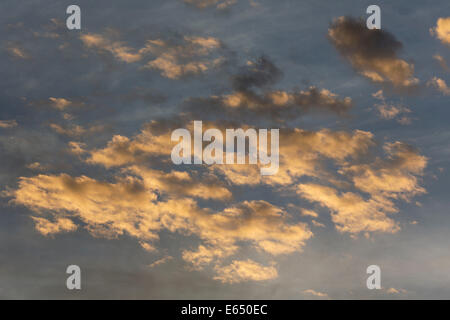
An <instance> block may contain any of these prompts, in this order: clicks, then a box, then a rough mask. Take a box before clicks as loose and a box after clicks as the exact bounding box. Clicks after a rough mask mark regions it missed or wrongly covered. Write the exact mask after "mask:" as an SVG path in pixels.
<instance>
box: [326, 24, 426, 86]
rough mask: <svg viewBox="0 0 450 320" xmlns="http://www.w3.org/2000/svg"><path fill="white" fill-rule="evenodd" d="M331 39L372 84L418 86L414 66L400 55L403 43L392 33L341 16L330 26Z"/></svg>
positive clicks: (329, 34)
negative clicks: (371, 28)
mask: <svg viewBox="0 0 450 320" xmlns="http://www.w3.org/2000/svg"><path fill="white" fill-rule="evenodd" d="M328 36H329V38H330V40H331V42H332V43H333V45H334V46H335V47H336V49H337V50H338V51H339V53H340V54H341V55H342V56H343V57H345V58H346V59H347V60H348V61H349V62H350V63H351V64H352V66H353V67H354V68H355V69H356V70H357V71H358V72H359V73H360V74H362V75H363V76H365V77H367V78H369V79H370V80H372V81H373V82H376V83H383V84H390V85H393V86H394V87H397V88H411V87H414V86H416V85H417V84H418V82H419V80H418V79H417V78H415V77H414V65H413V64H411V63H408V62H406V61H405V60H402V59H400V58H399V57H398V56H397V55H398V51H399V50H400V49H401V48H402V44H401V43H400V42H399V41H398V40H397V39H396V38H395V37H394V36H393V35H392V34H390V33H389V32H387V31H385V30H380V29H375V30H369V29H368V28H367V27H366V25H365V22H364V21H363V20H356V19H354V18H351V17H340V18H337V19H335V20H334V21H333V23H332V24H331V26H330V28H329V30H328Z"/></svg>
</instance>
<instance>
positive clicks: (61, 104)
mask: <svg viewBox="0 0 450 320" xmlns="http://www.w3.org/2000/svg"><path fill="white" fill-rule="evenodd" d="M48 100H50V102H51V104H52V106H53V107H54V108H56V109H58V110H64V109H65V108H67V107H68V106H70V105H71V104H72V101H70V100H68V99H64V98H54V97H50V98H48Z"/></svg>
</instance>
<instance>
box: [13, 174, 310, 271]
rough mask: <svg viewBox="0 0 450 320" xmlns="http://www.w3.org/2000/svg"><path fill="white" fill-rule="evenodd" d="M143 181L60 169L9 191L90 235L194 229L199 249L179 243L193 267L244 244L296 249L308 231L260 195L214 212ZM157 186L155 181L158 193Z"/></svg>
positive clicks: (144, 236)
mask: <svg viewBox="0 0 450 320" xmlns="http://www.w3.org/2000/svg"><path fill="white" fill-rule="evenodd" d="M152 179H154V177H152ZM147 183H149V182H148V181H146V180H145V177H144V179H140V178H137V177H133V176H129V175H125V176H122V177H116V181H115V182H101V181H97V180H95V179H92V178H89V177H86V176H80V177H77V178H73V177H71V176H69V175H66V174H61V175H37V176H35V177H31V178H25V177H22V178H21V179H20V181H19V187H18V189H17V190H10V191H9V192H8V196H10V197H12V198H13V200H12V202H13V203H15V204H17V205H23V206H26V207H28V208H29V209H31V210H32V211H34V212H36V213H40V214H44V213H45V214H50V215H52V216H53V219H55V220H58V219H59V218H61V217H64V218H67V219H68V218H76V219H77V220H80V221H81V225H82V226H84V228H86V229H87V230H88V231H89V232H90V233H92V234H93V235H94V236H96V237H106V238H115V237H118V236H121V235H123V234H128V235H129V236H131V237H134V238H136V239H138V240H139V242H140V243H141V245H142V246H143V247H144V248H146V246H150V248H152V250H153V248H154V245H153V243H154V242H155V241H157V240H158V238H159V236H158V233H159V232H160V231H161V230H163V229H165V230H168V231H170V232H183V233H185V234H192V235H196V236H197V237H198V238H199V239H200V240H201V241H202V242H203V244H201V245H200V246H199V248H198V249H197V251H190V250H184V251H183V258H184V259H185V260H186V261H187V262H189V263H192V265H193V266H194V267H197V268H202V267H204V265H205V264H209V263H214V264H215V265H217V264H218V263H219V262H220V261H221V259H223V258H225V257H228V256H230V255H232V254H235V253H236V252H237V251H238V250H239V249H240V248H241V247H243V246H251V247H254V248H255V249H258V250H260V251H262V252H265V253H267V254H270V255H273V256H275V255H282V254H291V253H293V252H300V251H302V248H303V246H304V245H305V241H306V240H308V239H309V238H311V237H312V235H313V234H312V232H311V231H310V230H309V228H308V226H307V225H306V224H304V223H301V222H297V223H289V222H288V216H287V214H286V213H285V212H284V211H283V210H282V208H279V207H276V206H274V205H272V204H270V203H268V202H266V201H244V202H241V203H238V204H236V205H233V206H230V207H227V208H225V209H224V210H222V211H218V212H215V213H214V212H213V211H212V210H211V209H208V208H200V207H199V206H198V205H197V203H196V202H195V201H194V200H192V199H190V198H186V197H185V196H184V195H183V194H182V192H179V191H177V190H175V191H174V192H172V190H167V193H169V194H172V196H171V197H170V198H168V199H165V200H162V199H164V197H160V196H159V195H158V193H157V192H155V190H154V189H156V187H155V185H152V186H149V185H147ZM202 183H203V182H202ZM171 186H172V185H171ZM163 189H164V188H160V189H159V190H160V191H162V195H164V192H163V191H164V190H163ZM177 192H179V193H180V196H179V197H177V196H176V194H177ZM194 196H197V194H194ZM199 196H200V195H199ZM200 197H201V196H200ZM207 197H210V196H207ZM212 197H214V196H212ZM39 221H40V220H39ZM43 226H44V225H43V223H42V222H41V223H39V224H37V226H36V228H37V230H38V231H41V230H44V231H43V232H45V234H46V235H50V234H51V233H52V232H53V231H55V232H60V231H61V230H67V231H69V230H74V229H73V228H72V227H71V228H70V229H69V228H66V229H61V228H60V227H58V228H57V227H55V225H54V224H49V223H46V224H45V226H47V227H46V228H44V227H43ZM271 270H272V269H271ZM275 273H276V272H275Z"/></svg>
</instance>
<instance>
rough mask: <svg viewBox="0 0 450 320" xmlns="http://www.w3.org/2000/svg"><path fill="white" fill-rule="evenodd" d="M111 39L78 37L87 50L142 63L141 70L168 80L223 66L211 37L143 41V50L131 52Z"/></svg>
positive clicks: (91, 36)
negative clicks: (153, 72)
mask: <svg viewBox="0 0 450 320" xmlns="http://www.w3.org/2000/svg"><path fill="white" fill-rule="evenodd" d="M111 37H112V35H109V34H103V35H102V34H95V33H88V34H83V35H81V41H82V42H83V44H84V45H85V46H86V47H87V48H91V49H95V50H97V52H99V53H105V52H106V53H108V52H109V53H110V54H112V55H113V56H114V57H115V58H116V59H117V60H119V61H121V62H125V63H136V62H142V63H143V68H146V69H153V70H158V71H159V72H160V74H161V75H162V76H164V77H166V78H169V79H179V78H181V77H185V76H189V75H198V74H202V73H205V72H207V71H208V70H210V69H213V68H216V67H219V66H220V65H221V64H222V63H223V62H224V59H225V58H224V57H223V55H221V53H222V54H223V52H221V51H220V49H222V47H223V46H222V43H221V42H220V41H219V40H217V39H216V38H213V37H196V36H184V37H181V38H174V39H169V40H163V39H153V40H147V42H146V44H145V46H143V47H142V48H140V49H133V48H131V47H128V46H126V45H125V44H124V43H123V42H122V41H115V40H111V39H110V38H111Z"/></svg>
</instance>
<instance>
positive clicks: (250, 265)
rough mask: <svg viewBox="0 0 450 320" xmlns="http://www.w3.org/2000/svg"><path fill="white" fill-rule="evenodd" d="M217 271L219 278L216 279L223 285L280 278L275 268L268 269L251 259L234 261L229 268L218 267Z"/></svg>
mask: <svg viewBox="0 0 450 320" xmlns="http://www.w3.org/2000/svg"><path fill="white" fill-rule="evenodd" d="M215 269H216V272H217V276H215V277H214V279H216V280H219V281H221V282H223V283H239V282H244V281H249V280H252V281H266V280H271V279H275V278H277V277H278V272H277V269H276V268H275V267H273V266H269V267H266V266H263V265H261V264H259V263H256V262H255V261H252V260H250V259H248V260H234V261H233V262H232V263H231V264H230V265H228V266H224V267H222V266H218V267H216V268H215Z"/></svg>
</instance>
